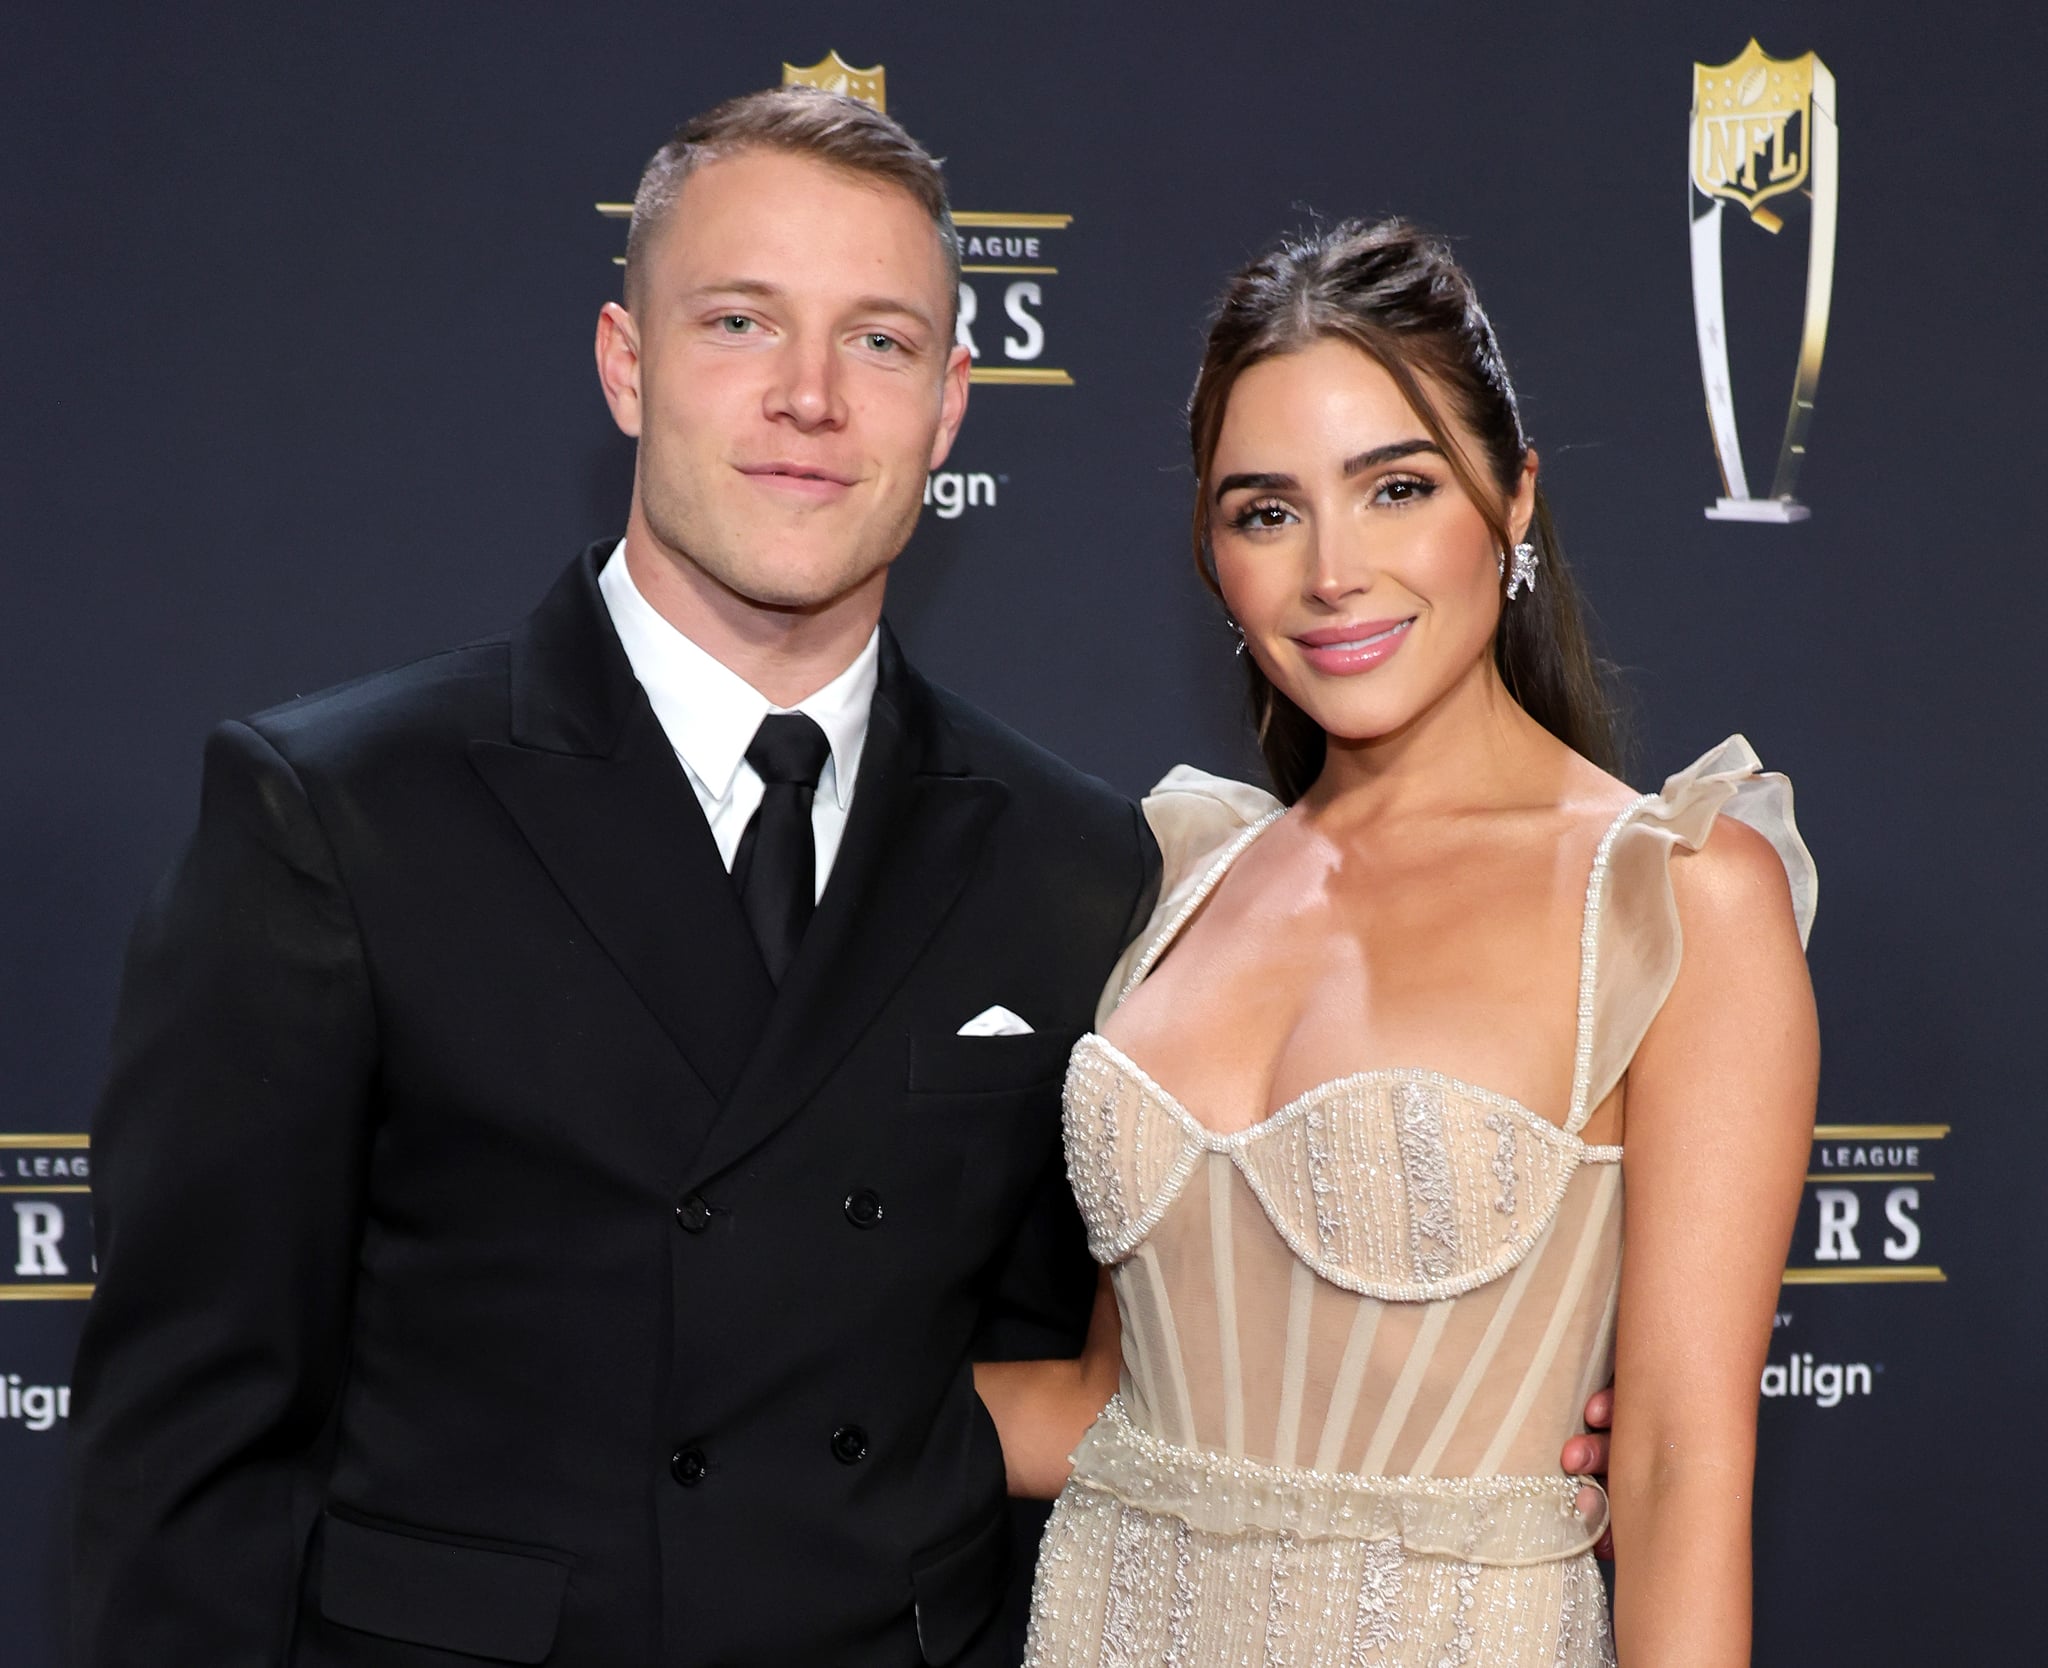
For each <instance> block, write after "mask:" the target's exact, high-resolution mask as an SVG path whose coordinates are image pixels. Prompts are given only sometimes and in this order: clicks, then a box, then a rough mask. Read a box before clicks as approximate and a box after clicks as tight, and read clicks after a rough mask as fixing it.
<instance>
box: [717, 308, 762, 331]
mask: <svg viewBox="0 0 2048 1668" xmlns="http://www.w3.org/2000/svg"><path fill="white" fill-rule="evenodd" d="M718 322H719V323H720V324H722V325H724V326H725V333H726V334H727V335H728V336H738V335H742V334H744V333H745V332H746V331H748V330H751V329H752V328H753V326H754V321H753V320H752V319H750V318H748V317H747V316H746V315H745V314H744V313H727V314H726V315H725V317H724V318H722V319H720V320H719V321H718Z"/></svg>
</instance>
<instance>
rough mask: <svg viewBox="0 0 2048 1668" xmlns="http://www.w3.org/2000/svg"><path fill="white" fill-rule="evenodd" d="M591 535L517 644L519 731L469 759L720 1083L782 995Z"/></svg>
mask: <svg viewBox="0 0 2048 1668" xmlns="http://www.w3.org/2000/svg"><path fill="white" fill-rule="evenodd" d="M608 548H609V547H608V546H593V547H592V548H591V549H590V550H589V551H586V552H585V553H584V555H583V557H582V558H581V559H580V560H579V561H578V562H577V564H576V565H575V566H574V567H572V568H571V569H570V571H569V572H568V573H567V574H566V575H564V576H563V578H562V580H561V582H560V583H558V584H557V585H556V586H555V588H554V590H553V591H552V592H550V593H549V595H548V597H547V599H546V600H545V601H544V602H543V603H542V604H541V606H540V607H539V608H538V609H536V610H535V611H534V613H533V615H532V616H531V617H530V618H529V620H528V621H527V623H526V625H525V626H524V627H523V628H522V629H521V631H520V632H519V633H517V634H516V635H515V637H514V639H513V644H512V674H511V675H512V739H511V741H510V743H509V744H507V743H503V742H494V741H477V742H473V743H471V745H470V749H469V753H470V760H471V762H472V764H473V765H474V766H475V768H476V770H477V772H478V774H479V775H480V776H482V778H483V780H484V782H485V784H486V785H487V786H488V787H489V788H490V790H491V792H492V793H493V794H494V795H495V796H496V797H497V799H498V802H499V803H500V804H501V805H503V806H504V808H505V810H506V812H507V813H508V814H509V815H510V816H511V818H512V820H513V821H514V822H515V823H517V824H518V825H519V829H520V831H521V833H522V834H524V836H525V837H526V840H527V843H528V844H529V845H530V846H531V847H532V848H533V852H534V855H535V856H536V857H538V858H539V859H540V861H541V863H542V865H543V866H544V867H545V868H546V869H547V871H548V874H549V876H550V877H551V878H552V879H553V881H554V883H555V885H556V886H557V887H558V888H559V889H560V891H561V892H562V895H563V896H564V897H565V898H566V899H567V900H568V902H569V905H570V907H571V908H572V909H573V910H575V912H576V914H577V916H578V918H579V919H580V920H581V921H582V922H583V924H584V926H585V927H586V928H588V929H589V932H590V934H591V936H592V937H593V938H594V939H596V940H597V942H598V943H599V944H600V945H601V946H602V947H603V949H604V951H605V953H606V954H607V955H608V956H609V957H610V958H611V960H612V961H613V963H614V964H615V965H616V966H617V967H618V969H619V971H620V972H621V973H622V974H623V975H624V976H625V978H626V981H627V982H628V983H629V984H630V985H631V986H632V987H633V989H634V990H635V991H636V992H637V993H638V995H639V997H640V1000H641V1001H642V1002H643V1003H645V1004H646V1006H647V1008H648V1010H649V1012H651V1013H652V1014H653V1016H654V1018H655V1019H656V1021H657V1022H658V1023H659V1024H660V1025H661V1027H662V1029H663V1030H664V1031H666V1032H667V1033H668V1035H669V1037H670V1039H671V1040H672V1041H673V1042H674V1043H675V1045H676V1047H677V1048H678V1049H679V1050H680V1051H681V1052H682V1054H683V1056H684V1057H685V1059H687V1060H688V1061H689V1063H690V1065H691V1067H692V1068H693V1069H694V1070H695V1071H696V1073H697V1075H698V1076H699V1077H700V1078H701V1079H702V1080H703V1082H704V1084H705V1086H706V1087H707V1088H708V1089H709V1090H710V1091H711V1093H712V1095H713V1096H714V1097H715V1098H717V1099H718V1100H720V1101H724V1100H725V1099H726V1098H727V1097H728V1096H729V1095H730V1094H731V1093H732V1091H733V1089H734V1086H735V1085H736V1084H737V1083H738V1081H739V1079H740V1077H741V1074H742V1072H743V1070H744V1068H745V1067H746V1065H747V1062H748V1060H749V1058H750V1056H751V1055H752V1054H753V1053H754V1044H755V1039H756V1038H757V1037H759V1036H760V1034H761V1027H762V1025H763V1023H764V1021H765V1020H766V1019H767V1017H768V1014H769V1011H770V1004H771V1003H772V1001H773V999H774V994H775V993H774V987H773V986H772V985H771V984H770V983H769V980H768V974H767V971H766V969H765V968H764V967H763V966H762V964H761V957H760V953H759V951H758V950H757V949H756V948H755V946H754V939H753V934H752V933H751V932H749V931H748V929H747V924H746V918H745V917H744V916H743V915H742V914H741V913H740V908H739V903H738V900H737V899H736V898H735V897H734V895H733V890H732V885H731V882H730V880H729V879H728V877H727V875H726V872H725V867H724V865H723V863H722V862H721V861H720V860H719V856H718V848H717V845H716V843H715V842H714V841H713V839H712V837H711V829H710V826H709V824H708V823H706V821H705V819H704V812H703V809H702V807H700V806H699V805H698V803H697V798H696V795H695V793H694V792H693V791H692V790H691V787H690V783H689V779H688V777H687V776H685V774H684V773H683V768H682V766H681V764H680V763H679V762H678V761H677V759H676V756H675V752H674V750H673V748H671V747H670V745H669V742H668V738H667V736H666V735H665V734H664V733H663V732H662V729H661V725H660V722H659V721H658V720H657V719H656V718H655V716H654V713H653V710H652V709H651V708H650V707H649V706H648V704H647V698H646V695H645V694H644V693H643V692H642V690H641V688H640V686H639V684H638V682H637V681H635V679H634V677H633V672H632V667H631V665H630V664H629V663H628V662H627V660H626V655H625V651H624V649H623V648H621V647H620V645H619V641H618V637H617V634H616V633H615V632H614V631H613V630H612V627H611V621H610V617H609V615H608V613H607V612H606V610H605V607H604V600H603V597H602V596H601V595H600V593H599V592H598V589H597V564H598V562H599V561H601V560H602V557H603V554H604V551H605V550H606V549H608Z"/></svg>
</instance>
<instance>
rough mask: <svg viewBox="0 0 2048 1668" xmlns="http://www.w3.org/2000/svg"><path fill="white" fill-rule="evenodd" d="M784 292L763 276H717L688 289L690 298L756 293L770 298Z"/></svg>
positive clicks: (698, 298) (780, 287)
mask: <svg viewBox="0 0 2048 1668" xmlns="http://www.w3.org/2000/svg"><path fill="white" fill-rule="evenodd" d="M785 293H787V292H785V291H784V289H783V288H782V286H781V285H780V284H771V283H769V282H768V280H767V279H765V278H719V279H715V280H713V281H712V282H711V283H709V284H699V285H698V286H697V287H696V288H695V289H694V290H692V291H690V299H691V300H692V301H696V300H700V299H706V300H708V299H709V298H710V297H712V296H714V295H757V296H760V297H762V298H763V299H771V298H773V297H775V296H778V295H783V294H785Z"/></svg>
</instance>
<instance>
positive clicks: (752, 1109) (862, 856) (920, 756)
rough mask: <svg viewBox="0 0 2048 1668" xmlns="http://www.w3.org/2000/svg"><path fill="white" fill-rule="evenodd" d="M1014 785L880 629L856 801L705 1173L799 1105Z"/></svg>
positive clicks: (712, 1139) (975, 855)
mask: <svg viewBox="0 0 2048 1668" xmlns="http://www.w3.org/2000/svg"><path fill="white" fill-rule="evenodd" d="M1007 797H1008V790H1007V789H1005V788H1004V787H1003V785H1002V784H1001V783H1000V782H996V781H992V780H990V779H988V778H985V777H975V776H970V775H968V774H967V773H966V768H965V765H964V763H963V762H962V761H961V759H960V757H959V753H958V748H957V744H956V743H955V742H954V740H953V738H952V736H951V732H950V730H949V729H948V728H947V726H946V724H945V721H944V719H943V718H942V716H941V715H940V714H939V712H938V711H937V708H936V706H935V704H934V703H933V701H932V698H931V692H930V690H929V689H928V688H927V687H926V686H925V684H924V683H923V681H922V680H921V679H919V678H918V677H917V676H916V674H915V673H913V672H911V671H910V670H909V668H908V667H907V666H906V665H905V664H904V662H903V657H902V655H901V653H900V652H899V651H898V650H897V648H896V645H895V640H894V639H893V637H891V636H890V635H889V634H888V632H887V630H886V628H885V630H884V633H883V640H882V664H881V676H880V680H879V685H878V688H877V690H876V693H875V702H874V707H873V709H872V713H871V716H870V718H869V721H868V739H867V745H866V748H865V750H864V752H863V754H862V759H861V767H860V780H859V783H858V785H857V787H856V789H855V792H854V800H853V808H852V813H851V815H850V817H849V818H848V821H847V828H846V835H845V838H844V839H843V840H842V842H841V843H840V848H839V855H838V857H837V858H836V859H835V860H834V862H833V865H832V876H831V879H830V881H829V882H828V883H827V885H826V888H825V893H824V896H823V897H822V898H821V899H820V900H819V905H818V913H817V914H816V915H815V916H814V917H813V918H812V921H811V925H810V928H809V930H808V931H807V932H806V933H805V934H804V942H803V948H802V949H801V950H800V951H799V952H798V955H797V959H796V961H795V963H794V964H793V965H792V966H791V968H790V970H789V975H788V977H787V979H785V981H784V982H783V985H782V988H781V991H780V992H779V994H778V995H777V997H776V1000H775V1003H774V1006H773V1009H772V1011H771V1012H770V1014H769V1017H768V1022H767V1025H766V1028H765V1029H764V1030H763V1031H762V1032H761V1033H760V1043H759V1046H758V1047H756V1048H755V1049H754V1051H753V1057H752V1058H751V1060H750V1061H749V1062H748V1064H747V1067H746V1070H745V1072H744V1074H743V1075H742V1076H741V1079H740V1082H739V1085H738V1087H737V1088H736V1089H735V1090H734V1091H733V1094H732V1097H731V1100H730V1101H729V1102H728V1104H727V1106H726V1109H725V1111H724V1113H723V1114H722V1115H721V1116H720V1118H719V1120H718V1122H717V1123H716V1124H715V1125H714V1126H713V1128H712V1131H711V1134H710V1136H709V1137H708V1138H707V1139H706V1141H705V1144H704V1147H703V1148H702V1150H701V1151H700V1152H699V1153H698V1154H697V1155H696V1157H695V1158H694V1159H693V1160H692V1161H691V1165H690V1169H691V1173H692V1175H693V1177H694V1178H695V1179H696V1180H698V1181H702V1180H705V1179H708V1178H709V1177H711V1176H712V1175H714V1174H716V1173H717V1172H718V1171H720V1170H722V1169H725V1168H726V1167H728V1166H729V1165H731V1164H732V1163H734V1162H735V1161H736V1160H738V1159H740V1158H742V1157H744V1156H745V1155H746V1154H747V1153H748V1152H749V1151H751V1150H752V1149H753V1148H754V1147H756V1146H758V1145H759V1144H760V1143H761V1142H762V1141H764V1140H766V1139H767V1138H768V1137H769V1136H770V1135H772V1134H774V1133H775V1131H776V1130H777V1129H779V1128H781V1126H782V1125H783V1124H784V1123H786V1122H788V1120H789V1119H790V1118H792V1117H794V1116H795V1115H796V1113H797V1112H798V1111H799V1110H801V1108H802V1107H803V1105H804V1103H805V1102H806V1101H807V1100H809V1099H810V1097H811V1096H812V1095H813V1094H814V1093H815V1092H816V1091H817V1089H818V1087H819V1085H820V1084H822V1083H823V1082H824V1081H825V1079H826V1078H827V1077H828V1076H830V1075H831V1073H832V1071H833V1070H834V1069H835V1068H836V1067H837V1066H838V1065H839V1063H840V1061H841V1060H843V1059H844V1058H845V1056H846V1054H847V1052H848V1051H849V1050H850V1049H851V1048H852V1047H853V1045H854V1044H855V1043H856V1042H858V1041H859V1040H860V1037H861V1035H862V1033H863V1032H865V1031H866V1030H867V1028H868V1027H869V1025H871V1024H872V1023H873V1021H874V1019H875V1016H876V1015H877V1014H878V1013H880V1012H881V1010H882V1007H883V1005H884V1004H885V1003H886V1002H887V1001H888V999H889V997H890V996H891V995H892V994H893V993H894V992H895V990H896V988H897V987H898V986H899V985H900V984H901V983H902V982H903V979H904V977H905V976H906V975H907V974H908V973H909V972H910V970H911V968H912V967H913V966H915V965H916V962H917V959H918V956H919V955H920V954H921V953H922V951H923V950H924V947H925V945H926V944H927V943H928V942H929V941H930V939H931V936H932V934H933V933H934V932H936V931H937V930H938V927H939V925H940V923H941V922H942V921H943V920H944V919H945V918H946V915H947V914H948V912H949V911H950V910H951V909H952V907H953V905H954V903H955V902H956V901H957V900H958V898H959V896H960V893H961V891H962V889H963V888H964V887H965V886H966V884H967V880H968V877H969V876H970V875H971V874H972V873H973V871H974V867H975V864H976V862H977V861H978V859H979V856H980V852H981V847H982V843H983V841H984V839H985V838H986V836H987V833H988V830H989V827H990V825H991V824H992V823H993V822H994V820H995V817H996V815H997V813H998V812H999V811H1000V810H1001V808H1002V806H1003V803H1004V801H1005V800H1006V798H1007Z"/></svg>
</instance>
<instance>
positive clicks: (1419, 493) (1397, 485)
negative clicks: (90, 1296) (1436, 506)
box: [1373, 475, 1436, 504]
mask: <svg viewBox="0 0 2048 1668" xmlns="http://www.w3.org/2000/svg"><path fill="white" fill-rule="evenodd" d="M1435 491H1436V483H1435V482H1434V481H1427V480H1424V479H1423V478H1422V477H1421V476H1419V475H1390V476H1389V477H1388V478H1387V479H1386V480H1384V481H1382V482H1380V486H1379V491H1378V492H1376V493H1374V494H1373V497H1374V498H1375V499H1376V500H1377V501H1378V502H1380V503H1382V504H1413V503H1416V502H1417V501H1419V500H1421V499H1424V498H1427V497H1428V496H1429V495H1430V494H1431V493H1433V492H1435Z"/></svg>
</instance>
